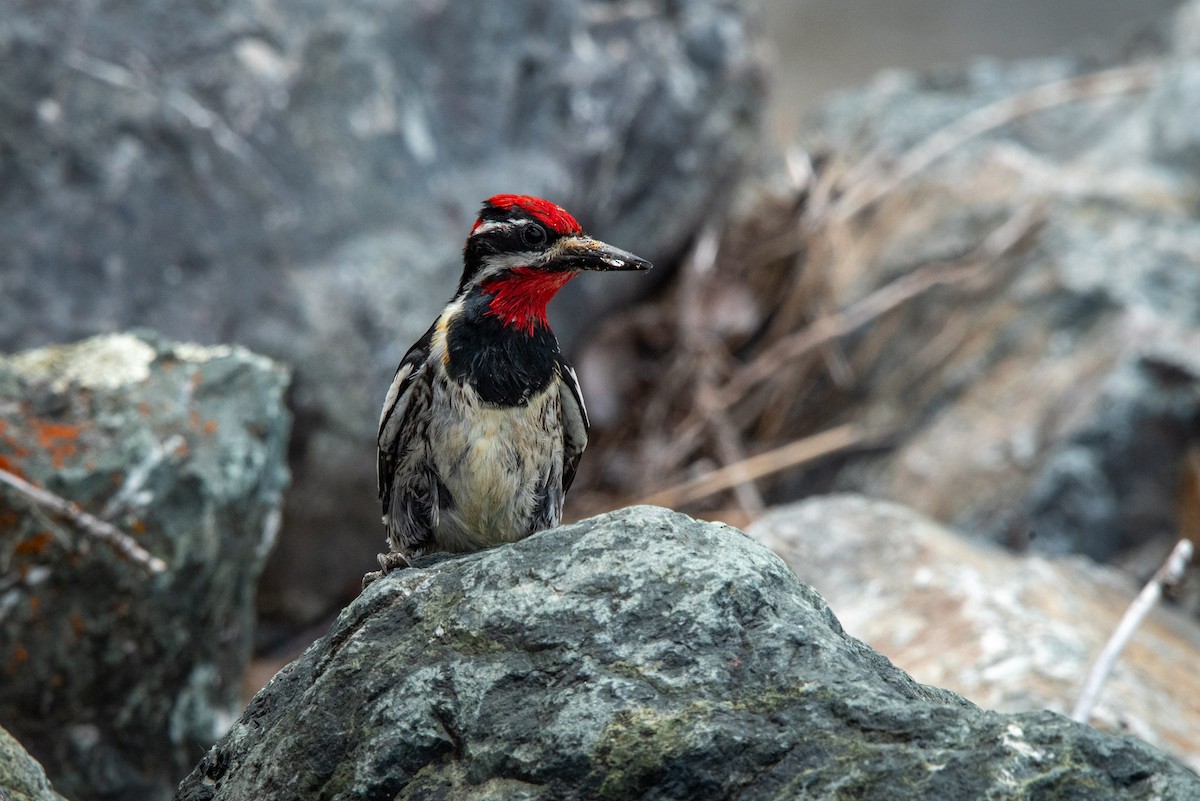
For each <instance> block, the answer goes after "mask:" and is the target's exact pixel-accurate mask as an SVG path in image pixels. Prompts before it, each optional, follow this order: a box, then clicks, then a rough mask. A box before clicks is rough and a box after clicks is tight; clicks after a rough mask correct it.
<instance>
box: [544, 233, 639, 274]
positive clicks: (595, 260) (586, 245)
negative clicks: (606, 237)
mask: <svg viewBox="0 0 1200 801" xmlns="http://www.w3.org/2000/svg"><path fill="white" fill-rule="evenodd" d="M552 253H553V261H554V262H555V263H558V264H561V265H562V266H563V267H565V268H567V269H570V270H649V269H650V267H651V265H650V262H648V261H646V260H645V259H643V258H640V257H638V256H635V255H633V254H632V253H629V252H628V251H624V250H621V249H620V248H614V247H613V246H612V245H607V244H605V243H604V242H601V241H599V240H597V239H592V238H591V237H590V236H567V237H563V238H562V239H560V240H558V242H556V243H555V245H554V247H553V249H552Z"/></svg>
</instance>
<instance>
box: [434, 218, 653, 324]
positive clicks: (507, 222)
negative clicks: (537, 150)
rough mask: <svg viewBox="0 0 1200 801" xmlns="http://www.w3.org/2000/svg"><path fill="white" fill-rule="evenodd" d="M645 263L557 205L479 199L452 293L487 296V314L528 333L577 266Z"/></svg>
mask: <svg viewBox="0 0 1200 801" xmlns="http://www.w3.org/2000/svg"><path fill="white" fill-rule="evenodd" d="M648 269H650V262H648V261H646V260H645V259H642V258H639V257H638V256H635V255H633V254H632V253H628V252H626V251H624V250H621V249H619V248H615V247H613V246H612V245H608V244H605V243H604V242H600V241H599V240H596V239H592V238H591V237H590V236H588V235H587V234H585V233H584V232H583V229H582V228H580V226H579V223H577V222H576V221H575V218H574V217H572V216H571V215H570V214H568V213H567V211H566V210H565V209H563V208H562V207H561V206H556V205H555V204H553V203H550V202H549V201H546V200H542V199H541V198H536V197H530V196H528V195H496V196H494V197H491V198H489V199H488V200H486V201H484V204H483V208H482V209H481V210H480V212H479V219H477V220H476V221H475V225H474V226H473V227H472V228H471V235H470V236H469V237H467V244H466V246H465V247H464V248H463V275H462V280H461V281H460V282H459V286H458V293H457V296H458V297H463V296H464V295H467V294H469V293H471V292H473V291H476V292H480V293H483V294H484V295H488V296H490V298H491V300H490V302H489V311H488V313H489V314H491V315H493V316H495V317H499V318H500V319H501V320H502V321H503V322H504V323H505V324H507V325H511V326H515V327H518V328H521V329H523V330H526V331H527V332H529V333H532V332H533V329H534V327H535V326H536V325H539V324H540V325H543V326H544V325H547V322H546V304H547V303H549V302H550V299H551V298H553V297H554V295H555V294H556V293H557V292H558V290H560V289H562V287H563V286H565V285H566V283H567V282H568V281H570V280H571V279H572V278H574V277H575V276H576V275H577V274H578V273H579V272H580V271H582V270H600V271H615V270H648Z"/></svg>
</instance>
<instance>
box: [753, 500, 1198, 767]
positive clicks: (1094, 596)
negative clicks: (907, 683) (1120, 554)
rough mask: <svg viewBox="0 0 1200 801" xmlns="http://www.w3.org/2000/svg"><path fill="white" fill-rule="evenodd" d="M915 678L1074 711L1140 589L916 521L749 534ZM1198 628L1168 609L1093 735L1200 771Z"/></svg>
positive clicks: (821, 520) (797, 508) (772, 523)
mask: <svg viewBox="0 0 1200 801" xmlns="http://www.w3.org/2000/svg"><path fill="white" fill-rule="evenodd" d="M747 533H748V534H750V536H752V537H754V538H755V539H757V540H758V541H759V542H761V543H762V544H764V545H766V546H767V547H769V548H770V549H771V550H773V551H774V552H775V553H777V554H779V555H780V556H782V557H783V558H784V560H785V561H787V563H788V565H790V566H791V568H792V569H793V570H794V571H796V575H797V576H799V577H800V579H801V580H802V581H805V582H809V583H811V584H812V585H813V588H814V589H816V590H817V591H818V592H820V593H821V595H822V596H823V597H824V598H825V599H826V600H828V601H829V604H830V605H831V606H832V607H833V608H835V609H837V611H838V618H839V619H840V620H841V621H842V623H843V625H845V627H846V631H847V632H849V633H850V634H851V635H853V636H855V637H859V638H861V639H862V640H863V641H865V642H866V643H867V644H869V645H870V646H871V647H872V648H875V649H878V650H879V652H880V653H882V654H883V655H884V656H886V657H887V658H888V659H890V660H892V661H893V662H895V663H896V665H897V666H898V667H899V668H901V669H902V670H904V671H906V672H907V673H909V674H910V675H912V676H913V678H915V679H917V680H919V681H922V682H929V683H931V684H936V685H938V686H939V687H945V688H947V689H950V690H953V691H954V692H957V693H961V694H962V695H964V696H966V697H967V698H969V699H970V700H971V701H974V702H975V703H977V704H979V705H980V706H983V707H986V708H988V709H996V710H999V711H1003V712H1016V711H1025V710H1036V709H1050V710H1052V711H1055V712H1062V713H1069V712H1070V711H1071V708H1072V706H1073V704H1074V703H1075V700H1076V699H1077V698H1078V697H1079V694H1080V691H1081V690H1082V688H1083V682H1084V679H1085V678H1086V677H1087V675H1088V671H1089V670H1090V669H1091V664H1092V662H1093V661H1094V660H1095V658H1096V656H1097V655H1098V654H1099V653H1100V649H1101V648H1102V647H1103V646H1104V643H1105V642H1106V641H1107V639H1108V637H1109V636H1110V635H1111V634H1112V632H1113V631H1114V630H1115V629H1116V627H1117V624H1118V622H1119V621H1120V619H1121V616H1122V615H1123V614H1124V612H1125V610H1126V608H1127V607H1128V606H1129V604H1130V603H1131V602H1132V601H1133V599H1134V597H1135V596H1136V594H1137V592H1138V590H1139V588H1138V587H1137V586H1135V585H1134V584H1133V583H1132V582H1131V581H1130V579H1129V577H1128V576H1126V575H1125V574H1123V573H1120V572H1118V571H1116V570H1114V569H1112V568H1106V567H1101V566H1098V565H1095V564H1093V563H1091V562H1089V561H1086V560H1083V559H1079V558H1066V559H1062V558H1060V559H1047V558H1044V557H1040V556H1034V555H1030V556H1014V555H1012V554H1010V553H1007V552H1005V551H1002V550H1000V549H998V548H995V547H993V546H990V545H988V544H985V543H979V542H971V541H968V540H966V539H964V538H963V537H961V536H959V535H957V534H955V533H953V532H950V531H947V530H946V529H944V528H942V527H941V526H938V525H937V524H936V523H933V522H932V521H930V520H929V519H928V518H925V517H923V516H921V515H919V514H917V513H915V512H913V511H912V510H910V509H906V508H905V507H902V506H897V505H895V504H891V503H887V502H884V501H876V500H870V499H868V498H863V497H860V496H830V497H823V498H813V499H811V500H808V501H805V502H803V503H799V504H795V505H794V506H788V507H782V508H778V509H774V510H772V511H771V512H770V513H768V514H767V515H766V516H765V517H763V518H762V519H760V520H759V521H757V522H755V523H754V525H752V526H750V527H749V528H748V529H747ZM1197 659H1200V627H1198V626H1197V625H1196V624H1195V623H1194V622H1191V621H1189V620H1187V619H1186V618H1184V616H1182V615H1180V614H1179V613H1177V612H1175V611H1173V610H1171V609H1168V608H1164V607H1162V606H1159V607H1157V608H1156V609H1155V610H1154V611H1153V612H1152V613H1151V614H1150V616H1149V617H1148V618H1147V619H1146V620H1145V622H1143V624H1142V625H1141V627H1140V628H1139V629H1138V631H1137V634H1136V635H1135V636H1134V638H1133V640H1132V641H1131V642H1130V643H1129V645H1128V646H1126V648H1125V650H1124V652H1123V653H1122V655H1121V658H1120V660H1119V661H1118V662H1117V664H1116V668H1115V669H1114V671H1113V673H1112V675H1111V676H1110V678H1109V680H1108V682H1107V684H1105V686H1104V691H1103V693H1102V695H1101V696H1100V699H1099V703H1098V705H1097V707H1096V709H1095V711H1094V714H1093V720H1092V723H1093V725H1096V726H1098V727H1100V728H1104V729H1106V730H1109V731H1115V732H1128V733H1133V734H1136V735H1137V736H1138V737H1141V738H1142V739H1143V740H1146V741H1147V742H1149V743H1151V744H1152V745H1154V746H1156V747H1158V748H1161V749H1162V750H1164V751H1166V752H1168V753H1170V754H1173V755H1174V756H1175V757H1177V758H1179V759H1180V760H1182V761H1183V762H1184V763H1185V764H1187V765H1188V766H1189V767H1191V768H1192V770H1195V771H1200V675H1197V673H1196V670H1195V665H1196V662H1197Z"/></svg>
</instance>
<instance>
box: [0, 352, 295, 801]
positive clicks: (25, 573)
mask: <svg viewBox="0 0 1200 801" xmlns="http://www.w3.org/2000/svg"><path fill="white" fill-rule="evenodd" d="M287 383H288V372H287V370H286V369H285V368H283V367H281V366H280V365H279V364H277V363H275V362H272V361H270V360H268V359H266V358H264V357H262V356H257V355H255V354H252V353H250V352H249V351H246V350H244V349H242V348H240V347H228V346H219V347H200V346H197V345H188V344H179V343H173V342H170V341H167V340H165V339H160V338H158V337H156V336H152V335H149V334H139V335H130V334H122V335H111V336H103V337H97V338H94V339H89V340H85V341H83V342H80V343H78V344H75V345H69V346H60V347H52V348H45V349H41V350H34V351H28V352H24V353H19V354H16V355H14V356H8V357H3V358H0V466H3V467H4V468H5V469H7V470H10V471H12V472H15V473H18V474H19V475H21V476H23V477H25V478H26V479H27V480H28V481H30V482H32V483H34V484H36V485H39V486H42V487H45V488H46V489H48V490H50V491H52V492H55V493H57V494H59V495H60V496H62V497H64V498H66V499H68V500H71V501H73V502H75V503H78V504H79V505H80V506H81V507H83V509H85V510H87V511H89V512H91V513H93V514H96V515H98V516H100V517H101V518H103V519H106V520H108V521H109V522H111V523H113V524H114V525H116V526H118V527H119V528H121V529H122V530H124V531H125V532H126V533H128V534H129V535H130V536H132V537H133V538H134V539H135V540H136V541H137V542H138V543H139V544H140V545H141V546H143V547H144V548H145V549H147V550H148V551H150V552H151V553H152V554H154V555H156V556H158V557H160V558H162V559H163V560H165V561H166V562H167V564H168V569H167V570H166V571H165V572H164V573H161V574H158V575H155V576H151V575H149V574H148V573H147V572H146V571H145V570H144V569H142V568H141V567H140V566H138V565H136V564H134V563H133V562H130V561H127V560H125V559H123V558H121V557H119V556H118V555H116V553H115V552H114V551H113V549H111V548H109V547H107V546H105V545H103V544H99V543H96V542H92V541H90V540H89V539H87V538H85V537H83V536H82V535H81V534H80V532H79V531H77V530H76V529H75V528H73V527H72V526H70V525H66V524H63V523H62V522H61V521H59V520H57V519H56V518H54V517H52V516H49V515H47V514H45V513H43V512H41V511H36V510H34V509H32V508H31V506H30V504H29V502H28V501H27V500H26V499H25V498H24V496H20V495H17V494H15V493H14V492H13V491H12V490H11V489H9V488H8V487H7V486H3V485H0V564H3V565H4V566H5V569H4V579H3V584H2V585H0V670H3V671H4V674H3V681H0V721H2V722H3V725H4V726H5V727H6V728H8V729H9V731H11V732H12V733H13V734H14V735H15V736H17V737H18V738H20V740H21V741H22V743H23V744H24V745H25V747H27V748H28V749H29V750H30V752H31V753H33V754H34V755H35V756H36V757H37V758H38V760H39V761H40V762H41V763H42V764H43V765H44V766H45V767H46V769H47V771H48V772H49V774H50V776H51V777H52V778H53V780H54V783H55V786H56V787H57V788H58V789H59V790H60V791H62V792H63V793H65V794H66V795H67V796H69V797H70V798H72V799H74V800H75V801H87V799H101V798H103V799H109V800H111V799H129V801H133V800H134V799H138V801H147V800H149V801H153V799H161V798H168V797H170V794H171V792H172V790H173V789H174V787H175V785H176V784H177V783H178V781H179V777H180V776H182V775H184V773H186V771H187V770H188V769H189V768H190V767H191V765H192V763H193V762H194V761H195V759H196V754H198V753H201V752H202V751H203V750H204V749H206V748H208V747H209V746H210V745H211V744H212V743H213V742H214V741H215V740H216V739H217V738H218V737H220V736H221V734H223V733H224V731H225V730H226V729H227V728H228V726H229V725H230V723H231V722H232V720H233V718H234V716H235V715H236V714H237V711H238V710H239V709H240V708H241V704H240V703H239V700H240V699H239V682H240V679H241V675H242V671H243V668H244V667H245V665H246V661H247V659H248V657H249V654H250V647H251V643H252V638H253V631H254V597H255V592H254V590H255V582H256V580H257V578H258V574H259V571H260V570H261V569H262V566H263V562H264V560H265V559H266V555H267V552H268V551H269V550H270V548H271V545H272V543H273V542H274V539H275V533H276V530H277V528H278V524H279V515H280V505H281V499H280V496H281V494H282V492H283V488H284V486H285V484H286V483H287V469H286V467H285V465H284V453H285V449H286V442H287V433H288V424H289V418H288V414H287V411H286V409H285V407H284V405H283V393H284V390H285V388H286V387H287Z"/></svg>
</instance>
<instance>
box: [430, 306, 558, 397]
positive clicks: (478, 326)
mask: <svg viewBox="0 0 1200 801" xmlns="http://www.w3.org/2000/svg"><path fill="white" fill-rule="evenodd" d="M487 303H488V298H487V297H486V296H476V297H474V298H469V299H468V300H467V301H466V303H465V304H464V307H463V311H462V312H461V313H459V314H458V315H456V316H455V317H454V319H453V320H452V321H451V323H450V325H449V327H448V330H447V331H446V345H447V347H448V348H449V350H450V363H449V364H448V365H447V370H448V371H449V373H450V377H451V378H453V379H455V380H456V381H468V382H470V384H471V386H472V388H474V390H475V392H476V393H477V394H478V395H479V397H480V399H482V400H483V401H485V402H487V403H494V404H496V405H497V406H524V405H526V404H527V403H529V399H530V398H531V397H533V396H534V395H536V394H538V393H539V392H541V391H542V390H544V389H546V388H547V387H548V386H550V382H551V381H552V380H553V378H554V374H555V371H556V370H557V361H558V340H557V339H555V338H554V334H553V332H551V331H550V329H548V328H546V327H545V326H540V325H539V326H536V327H535V328H534V329H533V333H532V334H526V333H525V332H524V331H520V330H517V329H514V328H512V327H510V326H506V325H504V323H502V322H501V321H500V320H499V319H498V318H496V317H493V316H490V315H488V314H486V313H485V312H486V311H487Z"/></svg>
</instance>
